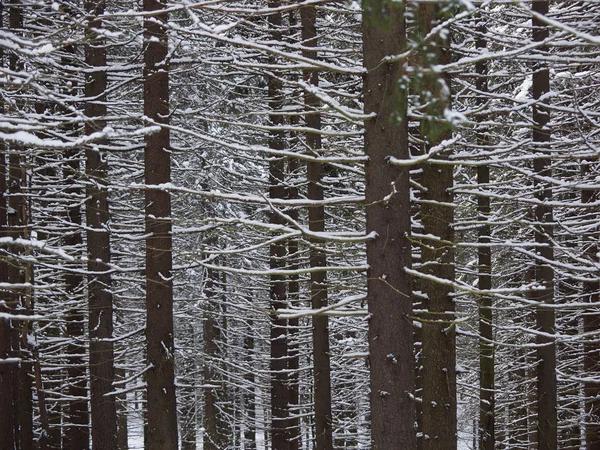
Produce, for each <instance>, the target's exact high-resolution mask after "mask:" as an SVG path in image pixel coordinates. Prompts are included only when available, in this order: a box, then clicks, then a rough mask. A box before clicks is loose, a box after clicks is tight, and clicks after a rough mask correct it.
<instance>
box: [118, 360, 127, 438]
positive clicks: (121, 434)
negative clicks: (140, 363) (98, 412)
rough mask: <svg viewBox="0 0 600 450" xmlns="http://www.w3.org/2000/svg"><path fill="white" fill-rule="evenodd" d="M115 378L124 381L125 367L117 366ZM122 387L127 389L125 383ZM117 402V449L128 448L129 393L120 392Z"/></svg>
mask: <svg viewBox="0 0 600 450" xmlns="http://www.w3.org/2000/svg"><path fill="white" fill-rule="evenodd" d="M115 378H116V379H117V380H118V381H124V380H125V379H126V378H127V376H126V372H125V369H123V368H116V367H115ZM120 387H121V389H126V388H127V386H126V385H125V384H121V385H120ZM116 402H117V405H116V406H117V449H118V450H127V449H128V448H129V442H128V437H127V406H128V403H127V394H126V393H122V394H119V395H118V396H117V398H116Z"/></svg>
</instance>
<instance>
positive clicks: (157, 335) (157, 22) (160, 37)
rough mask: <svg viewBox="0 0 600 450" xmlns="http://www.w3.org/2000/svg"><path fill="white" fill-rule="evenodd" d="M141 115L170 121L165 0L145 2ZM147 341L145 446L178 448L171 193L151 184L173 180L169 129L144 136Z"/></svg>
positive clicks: (157, 449)
mask: <svg viewBox="0 0 600 450" xmlns="http://www.w3.org/2000/svg"><path fill="white" fill-rule="evenodd" d="M143 3H144V11H146V12H154V14H153V15H152V16H151V17H150V16H146V17H145V18H144V114H145V115H146V116H147V117H148V118H149V119H150V120H152V121H154V123H157V124H165V125H167V124H168V123H169V67H168V53H169V52H168V49H169V44H168V36H167V29H166V26H167V25H166V22H167V19H168V13H167V12H166V11H161V10H164V9H165V8H166V1H163V0H144V2H143ZM144 161H145V163H144V178H145V182H146V186H147V187H146V191H145V193H146V196H145V204H146V234H147V236H148V237H147V239H146V313H147V319H146V342H147V361H148V366H149V367H150V370H148V372H147V377H146V379H147V383H148V388H147V392H148V448H149V450H177V446H178V435H177V406H176V400H175V353H174V348H173V341H174V337H173V333H174V330H173V279H172V273H171V271H172V269H173V259H172V258H173V255H172V251H173V241H172V236H171V196H170V194H169V192H166V191H164V190H161V189H156V188H153V187H152V186H156V185H159V184H161V183H169V182H170V181H171V157H170V136H169V129H168V128H166V127H162V128H161V129H160V131H158V132H156V133H154V134H152V135H147V136H146V149H145V152H144Z"/></svg>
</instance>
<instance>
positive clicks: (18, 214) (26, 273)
mask: <svg viewBox="0 0 600 450" xmlns="http://www.w3.org/2000/svg"><path fill="white" fill-rule="evenodd" d="M22 8H23V5H22V3H21V1H20V0H12V1H11V2H10V7H9V14H8V24H9V27H10V29H11V31H12V32H13V33H14V34H16V35H20V34H21V33H22V29H23V15H22V14H23V11H22ZM9 67H10V68H11V70H15V71H19V70H22V69H23V62H22V61H21V60H20V59H19V57H18V56H17V55H16V54H15V53H11V54H10V57H9ZM21 106H23V105H22V103H21V102H20V101H18V102H17V108H18V107H21ZM9 150H10V151H9V152H8V192H9V198H8V214H7V216H8V232H9V236H11V237H12V238H13V239H17V238H27V237H28V228H27V202H26V200H25V196H24V194H23V188H25V186H26V185H27V180H26V172H25V164H24V163H25V157H24V154H25V152H24V148H23V147H22V146H20V145H14V146H11V147H10V148H9ZM8 249H9V251H10V252H12V253H13V254H14V255H17V254H19V253H20V252H22V250H21V249H19V248H18V247H17V246H9V247H8ZM7 275H8V282H9V283H17V284H20V283H25V282H27V281H31V266H30V264H29V263H23V262H21V261H17V260H13V261H11V263H10V264H8V271H7ZM30 294H31V293H30V292H28V290H26V289H22V288H21V289H11V293H10V303H9V309H11V310H12V311H17V310H18V312H19V314H22V315H23V314H25V315H27V314H30V313H31V311H32V304H31V295H30ZM12 324H13V327H12V329H11V346H12V351H13V353H12V355H11V356H12V357H16V358H20V359H21V361H20V363H19V366H18V370H17V372H16V374H15V379H14V381H15V384H14V386H15V391H14V400H13V407H14V416H15V420H14V427H15V431H14V436H15V448H16V449H17V450H30V449H33V448H34V436H33V393H32V389H33V380H32V377H33V363H32V357H31V352H30V349H29V344H28V339H27V335H28V333H29V331H30V328H31V323H30V322H29V321H26V320H18V321H17V320H13V321H12Z"/></svg>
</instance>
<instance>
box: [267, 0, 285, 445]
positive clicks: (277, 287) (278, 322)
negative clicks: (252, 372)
mask: <svg viewBox="0 0 600 450" xmlns="http://www.w3.org/2000/svg"><path fill="white" fill-rule="evenodd" d="M279 6H280V3H279V1H271V2H269V7H270V8H277V7H279ZM281 26H282V24H281V13H275V14H271V15H269V27H270V36H271V38H272V39H273V40H274V41H276V42H279V41H280V40H281V38H282V33H281ZM273 62H274V61H273ZM267 84H268V92H269V110H270V111H271V113H270V114H269V121H270V123H271V125H273V126H280V125H283V117H282V116H281V115H278V114H277V112H278V110H280V109H281V107H282V106H283V92H282V83H281V81H280V80H279V79H278V78H276V76H270V77H269V78H268V80H267ZM284 139H285V136H284V133H283V131H271V133H270V135H269V148H272V149H274V150H283V149H284V147H285V141H284ZM284 178H285V160H284V159H283V158H275V157H273V158H271V160H270V161H269V197H270V198H285V194H286V193H285V186H284V184H283V183H284ZM269 221H270V223H272V224H283V223H284V221H283V219H282V218H281V217H280V216H279V215H278V214H277V213H275V212H271V214H270V217H269ZM269 256H270V257H269V266H270V268H271V269H280V268H282V267H283V266H284V265H285V257H286V245H285V243H283V242H281V243H279V242H278V243H275V244H271V246H270V248H269ZM270 297H271V308H272V309H273V310H276V309H280V308H285V307H286V306H287V289H286V280H285V277H284V276H282V275H271V280H270ZM287 342H288V337H287V320H286V319H281V318H279V317H277V316H272V318H271V360H270V369H271V421H272V422H271V445H272V448H274V449H275V448H277V449H281V450H289V448H290V433H289V430H288V428H287V425H288V416H289V411H288V405H289V391H288V386H287V368H288V367H287V362H288V360H287V358H288V354H287V353H288V350H287Z"/></svg>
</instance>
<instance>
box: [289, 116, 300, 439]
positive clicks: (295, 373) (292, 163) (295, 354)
mask: <svg viewBox="0 0 600 450" xmlns="http://www.w3.org/2000/svg"><path fill="white" fill-rule="evenodd" d="M295 121H296V117H293V120H292V118H290V125H291V126H292V127H293V126H294V124H295V123H294V122H295ZM294 134H296V133H294ZM293 139H296V136H293ZM298 166H299V161H298V159H297V158H290V159H289V160H288V170H287V173H288V175H289V176H290V177H291V178H292V179H294V178H295V174H296V172H297V170H298ZM292 183H293V182H292ZM287 197H288V198H289V199H290V200H291V199H298V198H299V195H298V188H297V187H296V186H294V185H293V184H292V185H291V186H290V187H289V188H288V189H287ZM288 215H289V216H290V218H291V219H292V220H296V221H297V220H298V219H299V214H298V210H297V209H293V210H291V211H290V212H289V213H288ZM298 250H299V245H298V240H297V239H290V240H289V241H288V258H289V268H290V270H297V269H299V268H300V266H299V264H298V258H299V257H298ZM298 278H299V277H298V275H292V276H290V279H289V282H288V299H289V303H290V306H291V307H295V306H296V307H300V282H299V280H298ZM299 326H300V320H299V319H298V318H294V319H289V320H288V334H289V339H288V392H289V394H288V395H289V402H290V403H289V404H290V418H289V421H288V428H289V432H290V450H298V449H299V448H300V447H301V444H302V436H301V429H300V385H299V383H300V378H299V369H300V348H299V347H300V346H299V344H298V342H297V339H298V338H297V335H298V328H299Z"/></svg>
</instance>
